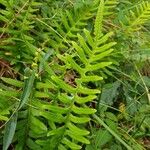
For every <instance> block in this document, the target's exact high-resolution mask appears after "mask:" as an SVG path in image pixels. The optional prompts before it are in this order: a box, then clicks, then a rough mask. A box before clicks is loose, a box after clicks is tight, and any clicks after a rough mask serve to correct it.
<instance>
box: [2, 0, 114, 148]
mask: <svg viewBox="0 0 150 150" xmlns="http://www.w3.org/2000/svg"><path fill="white" fill-rule="evenodd" d="M103 15H104V1H103V0H101V2H100V5H99V8H98V12H97V17H96V20H95V25H94V33H93V32H90V31H88V30H87V29H84V30H83V34H77V40H74V41H71V42H70V44H71V47H72V50H73V52H72V53H71V54H69V53H68V52H65V53H64V54H60V53H59V54H57V62H58V64H57V66H58V67H59V68H58V70H50V68H49V70H50V71H49V70H47V69H46V70H45V71H46V72H47V77H46V79H43V80H42V81H38V82H37V83H35V88H34V89H33V90H32V93H30V97H29V100H28V103H27V101H26V103H25V104H26V105H25V107H24V109H22V110H18V111H19V112H18V123H17V128H16V133H15V136H14V142H15V143H17V144H16V149H18V150H19V149H24V148H25V147H26V148H27V147H28V148H29V149H38V150H40V149H41V150H55V149H59V150H67V149H82V148H83V145H84V144H90V141H89V139H88V135H89V133H90V132H89V131H87V130H86V123H88V122H89V121H90V115H91V114H94V113H95V112H96V110H95V109H94V108H90V107H89V103H90V102H92V101H93V100H94V99H96V98H97V94H99V93H100V90H99V89H96V88H93V87H90V84H89V83H92V82H93V83H95V82H98V81H100V80H102V79H103V78H102V77H100V76H99V75H98V73H97V72H98V71H99V70H101V69H102V68H105V67H107V66H109V65H111V64H112V62H109V61H108V60H107V57H109V56H110V54H111V53H112V51H113V49H112V46H113V45H115V44H116V43H115V42H108V39H109V37H110V36H112V32H110V33H107V34H105V35H103V34H102V21H103ZM40 59H41V57H40ZM46 67H47V66H46ZM59 69H60V70H59ZM61 70H62V71H61ZM68 72H69V74H71V72H73V74H72V76H74V77H73V80H72V81H71V82H69V80H68V79H67V78H68V77H67V73H68ZM3 80H5V79H4V78H3ZM5 81H6V82H7V83H10V82H9V81H8V80H5ZM32 82H33V81H32ZM34 82H35V81H34ZM11 83H12V81H11ZM28 83H29V82H28ZM32 84H33V83H32ZM13 85H17V86H18V87H22V85H23V83H22V82H15V84H13ZM27 86H28V85H27ZM6 93H8V92H7V91H5V90H2V91H1V92H0V94H1V95H5V96H8V95H7V94H6ZM23 93H24V91H23ZM9 96H10V95H9ZM28 96H29V95H28ZM13 97H15V95H14V96H13ZM43 99H45V100H44V101H43Z"/></svg>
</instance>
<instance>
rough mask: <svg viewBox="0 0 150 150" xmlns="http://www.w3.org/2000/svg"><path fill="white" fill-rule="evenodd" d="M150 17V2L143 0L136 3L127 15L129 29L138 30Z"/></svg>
mask: <svg viewBox="0 0 150 150" xmlns="http://www.w3.org/2000/svg"><path fill="white" fill-rule="evenodd" d="M149 19H150V2H148V1H142V2H141V3H140V4H139V5H136V7H135V9H134V10H130V11H129V15H126V20H127V30H128V31H136V30H139V29H140V28H141V25H143V24H144V23H146V21H148V20H149Z"/></svg>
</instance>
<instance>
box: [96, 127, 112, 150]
mask: <svg viewBox="0 0 150 150" xmlns="http://www.w3.org/2000/svg"><path fill="white" fill-rule="evenodd" d="M111 140H112V135H111V134H110V133H109V132H108V131H107V130H104V129H99V131H98V132H97V134H96V137H95V145H96V147H97V148H102V146H104V145H105V144H106V143H107V142H110V141H111Z"/></svg>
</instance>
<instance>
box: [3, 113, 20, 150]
mask: <svg viewBox="0 0 150 150" xmlns="http://www.w3.org/2000/svg"><path fill="white" fill-rule="evenodd" d="M17 117H18V113H14V114H13V116H12V117H11V118H10V120H9V121H8V123H7V124H6V127H5V130H4V138H3V150H7V149H8V147H9V145H10V144H11V143H12V139H13V137H14V134H15V130H16V125H17Z"/></svg>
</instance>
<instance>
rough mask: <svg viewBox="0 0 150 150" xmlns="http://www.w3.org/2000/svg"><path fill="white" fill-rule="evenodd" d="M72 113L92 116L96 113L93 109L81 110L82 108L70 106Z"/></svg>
mask: <svg viewBox="0 0 150 150" xmlns="http://www.w3.org/2000/svg"><path fill="white" fill-rule="evenodd" d="M72 111H73V112H75V113H76V114H94V113H95V112H96V110H95V109H92V108H88V107H86V108H83V107H76V106H75V105H73V106H72Z"/></svg>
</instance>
